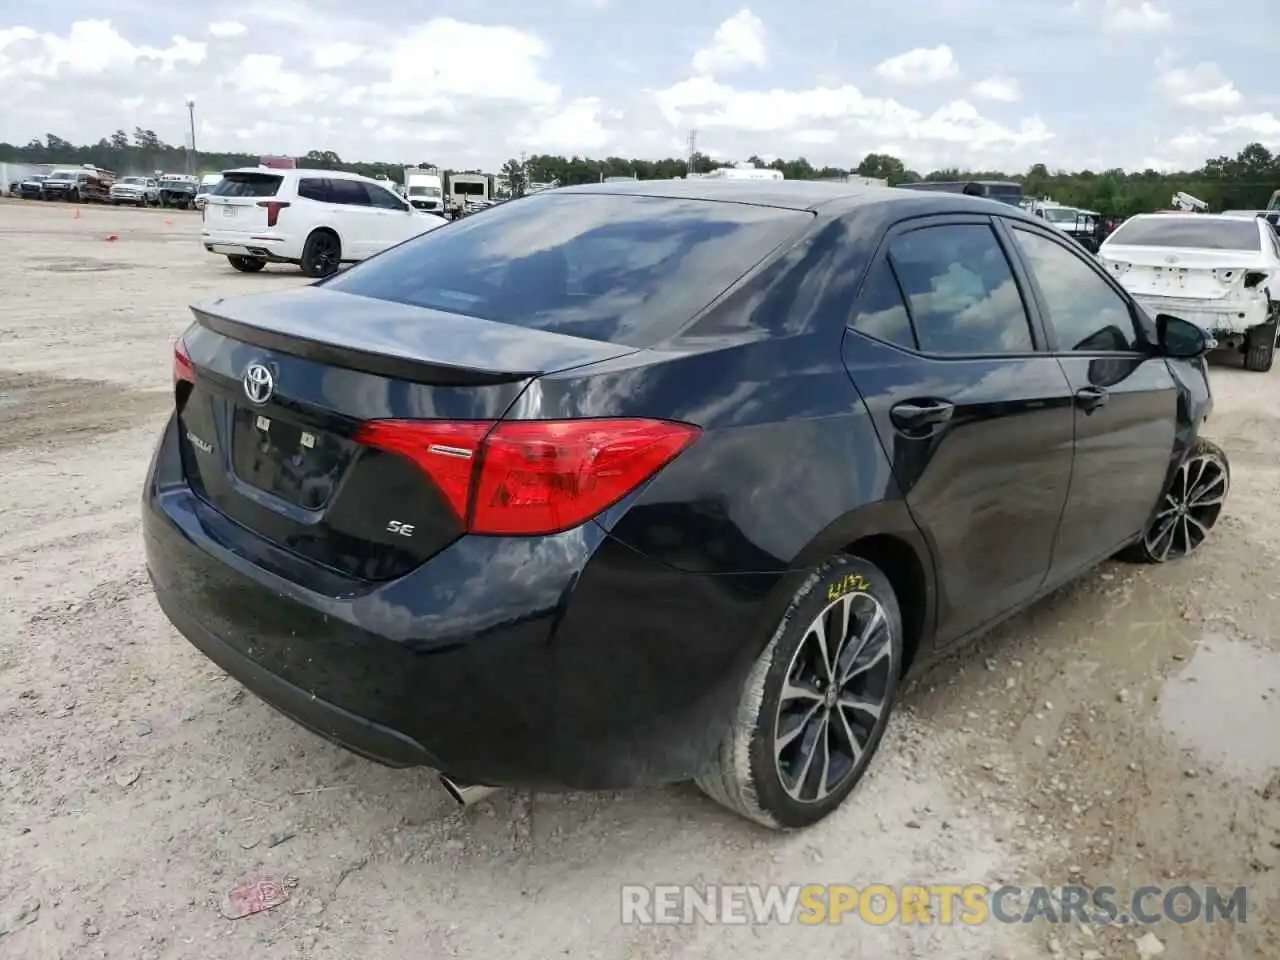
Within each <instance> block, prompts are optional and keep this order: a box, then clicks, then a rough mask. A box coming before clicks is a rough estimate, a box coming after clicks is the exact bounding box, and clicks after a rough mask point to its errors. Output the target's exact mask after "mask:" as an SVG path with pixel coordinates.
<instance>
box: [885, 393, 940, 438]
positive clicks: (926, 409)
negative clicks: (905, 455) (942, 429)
mask: <svg viewBox="0 0 1280 960" xmlns="http://www.w3.org/2000/svg"><path fill="white" fill-rule="evenodd" d="M955 412H956V405H955V404H954V403H951V402H950V401H948V400H904V401H903V402H902V403H898V404H895V405H894V406H893V409H891V410H890V411H889V419H890V420H892V421H893V425H894V426H895V427H897V428H898V429H899V430H901V431H902V432H903V433H907V434H912V433H914V434H919V433H921V432H922V431H923V432H928V431H929V430H931V429H932V428H933V427H936V426H939V425H940V424H944V423H946V422H947V421H949V420H950V419H951V416H952V414H954V413H955Z"/></svg>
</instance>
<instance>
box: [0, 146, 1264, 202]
mask: <svg viewBox="0 0 1280 960" xmlns="http://www.w3.org/2000/svg"><path fill="white" fill-rule="evenodd" d="M298 159H299V162H300V164H302V165H303V166H307V167H312V168H318V169H325V170H348V171H351V172H354V173H361V174H364V175H365V176H370V177H376V176H386V177H389V178H390V179H392V180H396V181H399V180H400V178H401V175H402V172H403V168H404V166H405V164H403V163H366V162H351V161H347V160H343V159H342V158H341V157H340V156H338V154H337V153H335V152H333V151H332V150H312V151H310V152H309V153H308V154H307V155H306V156H305V157H300V158H298ZM0 160H5V161H11V162H19V163H63V164H82V163H92V164H94V165H95V166H99V167H103V168H106V169H109V170H114V171H116V172H117V173H119V174H126V173H135V174H136V173H148V174H149V173H153V172H155V171H157V170H162V171H165V172H179V171H183V170H187V169H188V168H189V167H190V168H191V169H193V172H197V173H199V172H213V171H218V170H225V169H229V168H232V167H242V166H254V165H256V164H257V163H258V160H259V155H257V154H247V153H219V152H213V151H201V152H199V153H198V154H197V155H195V157H194V158H193V157H192V155H191V153H190V151H189V149H188V148H187V147H185V146H175V145H173V144H168V143H165V142H164V141H162V140H161V139H160V138H159V137H158V136H157V135H156V133H155V131H153V130H145V129H143V128H141V127H138V128H135V129H134V132H133V134H132V136H131V135H129V134H128V133H126V132H125V131H124V130H117V131H115V133H113V134H111V135H110V136H108V137H103V138H102V139H101V140H99V141H98V142H97V143H95V144H91V145H77V144H73V143H71V142H70V141H69V140H65V139H63V138H61V137H58V136H56V135H54V134H52V133H50V134H46V135H45V138H44V139H43V140H40V139H33V140H32V141H31V142H30V143H28V144H26V145H25V146H19V145H15V144H9V143H0ZM749 162H751V163H753V164H754V165H756V166H759V167H769V168H772V169H775V170H780V171H781V172H782V174H783V176H784V177H786V178H787V179H788V180H818V179H834V178H838V177H842V176H846V175H849V174H857V175H860V176H865V177H881V178H884V179H887V180H888V181H889V183H890V184H895V185H896V184H900V183H913V182H917V181H921V180H968V179H976V180H1014V181H1017V182H1019V183H1021V184H1022V187H1023V191H1024V193H1025V194H1026V195H1028V196H1034V197H1042V196H1048V197H1052V198H1053V199H1054V200H1056V201H1057V202H1059V203H1064V204H1068V205H1070V206H1076V207H1084V208H1086V209H1090V210H1097V211H1100V212H1102V213H1104V214H1114V215H1119V216H1128V215H1131V214H1134V213H1140V212H1142V211H1144V210H1157V209H1162V208H1166V207H1168V206H1169V204H1170V200H1171V198H1172V196H1173V194H1174V193H1176V192H1179V191H1181V192H1186V193H1189V194H1191V195H1193V196H1196V197H1199V198H1200V199H1201V200H1204V201H1205V202H1206V203H1208V204H1209V206H1210V208H1211V209H1214V210H1223V209H1255V208H1262V207H1265V206H1266V204H1267V201H1268V200H1269V198H1270V197H1271V193H1272V191H1274V190H1277V189H1280V154H1273V153H1272V152H1271V151H1270V150H1268V149H1267V148H1266V147H1265V146H1263V145H1262V144H1260V143H1251V144H1249V145H1248V146H1246V147H1245V148H1244V149H1243V150H1241V151H1240V152H1239V153H1238V154H1236V155H1235V156H1234V157H1231V156H1220V157H1212V158H1210V159H1208V160H1206V161H1205V163H1204V165H1203V166H1201V167H1200V168H1199V169H1197V170H1188V171H1182V172H1178V173H1162V172H1160V171H1156V170H1143V171H1126V170H1122V169H1119V168H1115V169H1109V170H1100V171H1095V170H1078V171H1073V172H1067V171H1062V170H1051V169H1050V168H1049V167H1048V166H1047V165H1046V164H1043V163H1037V164H1035V165H1034V166H1032V167H1031V168H1030V169H1029V170H1026V171H1024V172H1020V173H1010V172H1008V171H1001V170H961V169H959V168H951V169H944V170H934V171H931V172H929V173H924V174H921V173H920V172H918V171H916V170H911V169H909V168H907V166H906V165H905V164H904V163H903V162H902V160H900V159H898V158H897V157H893V156H889V155H888V154H881V153H871V154H868V155H867V156H865V157H864V158H863V159H862V161H861V162H860V163H858V164H857V165H855V166H851V167H848V168H844V167H834V166H826V167H815V166H814V165H813V164H811V163H810V162H809V161H808V160H806V159H805V158H804V157H800V158H798V159H795V160H781V159H779V160H773V161H770V162H768V163H766V162H765V161H764V160H762V159H761V158H760V157H751V158H749ZM422 165H424V166H435V165H437V164H430V163H425V162H424V163H423V164H422ZM690 165H692V169H693V172H695V173H707V172H709V171H711V170H713V169H715V168H716V167H718V166H725V164H723V163H718V162H717V161H715V160H713V159H711V158H710V157H708V156H706V155H704V154H701V153H695V154H694V155H693V156H692V158H685V157H678V158H677V157H672V158H668V159H665V160H639V159H628V158H626V157H606V158H603V159H598V158H591V157H580V156H572V157H564V156H555V155H551V154H535V155H533V156H531V157H528V158H527V160H525V161H523V162H522V161H520V160H516V159H511V160H508V161H507V162H506V163H505V164H504V165H503V168H502V174H501V175H502V177H503V178H504V179H505V180H506V181H507V182H508V183H509V184H510V187H511V189H512V191H513V192H515V193H517V194H518V193H521V192H523V190H524V188H525V186H526V185H527V184H529V183H547V182H551V181H559V183H560V184H561V185H569V184H580V183H596V182H598V181H600V180H601V179H602V178H604V177H638V178H639V179H641V180H654V179H666V178H670V177H678V176H683V175H684V174H685V173H686V172H687V171H688V170H689V168H690ZM450 172H457V173H476V172H479V171H475V170H457V171H450Z"/></svg>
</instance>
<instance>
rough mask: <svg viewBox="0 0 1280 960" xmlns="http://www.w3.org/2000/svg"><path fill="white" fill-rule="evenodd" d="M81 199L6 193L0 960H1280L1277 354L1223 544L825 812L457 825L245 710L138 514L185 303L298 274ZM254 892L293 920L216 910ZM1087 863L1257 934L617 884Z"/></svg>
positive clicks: (1248, 426)
mask: <svg viewBox="0 0 1280 960" xmlns="http://www.w3.org/2000/svg"><path fill="white" fill-rule="evenodd" d="M73 211H74V208H72V207H69V206H62V205H51V204H36V203H25V204H24V203H21V202H8V201H0V585H3V587H2V588H0V956H13V957H22V958H29V960H37V958H54V957H57V958H71V957H75V958H81V957H89V958H92V957H113V958H140V960H142V958H151V957H156V958H161V957H163V958H183V960H187V958H193V957H201V958H207V960H218V958H243V957H255V958H275V957H333V958H343V960H349V958H351V957H355V956H369V957H387V958H399V957H405V958H409V957H412V958H415V960H417V958H422V957H444V956H460V957H496V956H503V957H509V958H537V960H546V958H548V957H553V956H567V957H599V958H623V957H626V958H659V957H662V958H675V957H680V958H697V957H743V958H746V957H771V958H775V957H777V956H779V955H780V954H782V953H783V952H784V951H785V953H786V955H787V956H789V957H792V958H795V960H804V958H817V957H836V956H839V957H854V956H867V957H875V958H876V960H892V958H909V957H934V956H937V957H947V958H959V957H964V958H966V960H970V958H972V960H982V958H987V957H991V958H1037V957H1052V958H1063V957H1065V958H1069V960H1080V958H1092V960H1098V958H1118V957H1137V956H1139V955H1142V956H1154V955H1156V954H1155V953H1154V952H1153V950H1154V949H1155V946H1156V945H1157V940H1158V941H1159V943H1160V944H1163V946H1164V952H1163V954H1161V955H1162V956H1163V957H1166V958H1204V957H1216V958H1222V960H1232V958H1253V957H1263V956H1264V955H1270V956H1272V957H1274V955H1275V953H1274V951H1275V943H1276V942H1277V938H1278V937H1280V923H1278V922H1277V918H1278V914H1277V907H1280V737H1278V736H1277V733H1280V637H1278V636H1277V631H1276V629H1275V626H1274V625H1275V623H1276V619H1277V613H1278V612H1280V605H1278V604H1277V595H1278V594H1280V584H1277V582H1276V575H1277V571H1278V570H1280V557H1278V555H1277V546H1276V545H1277V544H1278V543H1280V519H1278V517H1280V512H1278V511H1277V507H1276V502H1277V493H1278V492H1280V416H1278V414H1277V410H1278V409H1280V404H1278V403H1277V401H1278V400H1280V386H1278V384H1280V370H1278V371H1277V372H1276V373H1275V374H1272V375H1258V374H1247V373H1244V372H1242V371H1240V370H1239V369H1238V364H1230V363H1228V364H1224V365H1219V366H1216V367H1215V368H1214V373H1213V378H1214V382H1213V387H1214V391H1215V394H1216V397H1217V412H1216V415H1215V417H1214V418H1213V421H1212V423H1211V431H1212V433H1213V435H1214V437H1215V438H1216V439H1217V440H1218V441H1219V442H1220V443H1222V444H1223V445H1224V447H1225V448H1226V449H1227V451H1228V453H1229V454H1230V455H1231V457H1232V462H1233V489H1232V495H1231V498H1230V500H1229V502H1228V513H1227V514H1226V515H1225V517H1224V519H1223V520H1222V522H1221V524H1220V526H1219V528H1218V532H1217V534H1216V536H1215V537H1214V538H1213V540H1212V541H1211V543H1210V544H1209V545H1208V546H1207V547H1206V548H1205V550H1204V551H1203V552H1202V553H1200V554H1199V555H1197V556H1196V557H1195V558H1193V559H1191V560H1189V561H1186V562H1183V563H1180V564H1174V565H1170V566H1167V567H1161V568H1151V569H1148V568H1133V567H1128V566H1123V565H1119V564H1114V565H1108V566H1107V567H1106V568H1105V569H1103V570H1100V571H1098V572H1096V573H1095V574H1093V575H1091V576H1089V577H1088V578H1087V579H1086V580H1084V581H1083V582H1081V583H1079V584H1077V585H1075V586H1073V587H1072V588H1070V589H1068V590H1066V591H1064V592H1062V593H1061V594H1059V595H1057V596H1055V597H1053V598H1051V599H1050V600H1048V601H1046V602H1044V603H1042V604H1040V605H1039V606H1038V607H1037V608H1036V609H1034V610H1033V611H1031V612H1030V613H1028V614H1027V615H1024V616H1022V617H1019V618H1018V619H1017V620H1016V621H1014V622H1013V623H1011V624H1009V625H1008V626H1007V627H1005V628H1004V629H1002V630H1000V631H999V632H998V634H996V635H994V636H992V637H990V638H989V639H987V640H986V641H984V642H983V643H982V644H981V645H980V646H979V647H978V648H977V649H976V650H973V651H971V652H969V653H968V654H966V655H965V656H964V657H962V658H960V659H958V660H957V661H956V662H952V663H947V664H943V665H941V666H939V667H937V668H935V669H934V670H933V671H932V672H931V673H930V674H929V675H928V676H926V677H925V678H924V679H923V680H922V681H920V682H919V683H918V684H916V685H915V686H914V687H913V689H912V690H911V691H909V693H908V696H907V700H906V706H907V709H906V710H905V711H904V712H903V714H902V715H901V716H900V717H899V718H898V720H897V722H896V723H895V724H894V726H893V727H892V728H891V731H890V737H889V740H888V742H887V743H886V745H885V749H884V750H883V751H882V754H881V757H880V759H879V761H878V763H877V764H876V765H875V767H874V770H873V773H872V774H871V776H869V778H868V779H867V781H866V782H865V783H864V785H863V786H862V787H861V788H860V790H859V792H858V793H857V795H856V797H855V799H854V801H853V802H851V803H850V804H848V806H847V809H845V810H843V811H842V812H840V813H838V814H837V815H835V816H834V817H833V818H831V819H830V820H829V821H828V822H826V823H825V824H823V825H821V826H820V827H818V828H816V829H814V830H812V831H810V832H807V833H804V834H802V835H794V836H778V835H773V834H767V833H764V832H762V831H760V830H757V829H755V828H754V827H752V826H751V825H749V824H747V823H745V822H740V821H738V820H736V819H734V818H733V817H731V816H729V815H727V814H725V813H724V812H722V811H721V810H720V809H719V808H717V807H716V806H714V805H713V804H711V803H710V802H709V801H707V800H705V799H703V798H702V797H701V796H700V795H699V794H698V793H697V792H696V791H695V790H694V789H693V788H691V787H676V788H672V789H667V790H657V791H646V792H637V793H625V794H618V795H609V796H597V795H592V796H587V795H571V796H545V795H534V796H530V795H527V794H517V793H507V794H502V795H499V796H498V797H496V798H494V799H493V800H491V801H489V802H488V803H485V804H482V805H481V806H478V807H475V808H472V809H471V810H468V811H459V810H457V809H456V808H455V807H454V806H453V805H452V802H451V801H450V800H449V799H448V798H447V797H446V795H445V794H444V792H443V790H442V789H441V788H440V787H439V786H438V785H437V783H436V781H435V779H434V777H433V776H432V775H431V774H430V773H429V772H427V771H417V772H407V773H406V772H394V771H389V770H386V769H383V768H380V767H377V766H374V765H371V764H368V763H365V762H364V761H361V760H357V759H354V758H353V757H351V756H348V755H346V754H344V753H343V752H342V751H340V750H338V749H337V748H335V747H332V746H330V745H328V744H327V743H324V742H323V741H320V740H318V739H316V738H315V737H313V736H311V735H310V734H308V733H306V732H304V731H302V730H300V729H298V728H296V727H295V726H293V725H292V724H290V723H288V722H286V721H284V720H283V719H282V718H280V717H279V716H277V715H276V714H275V713H273V712H272V711H271V710H270V709H268V708H267V707H266V706H264V705H263V704H261V703H259V702H257V701H256V700H255V699H254V698H253V697H252V696H248V695H245V694H244V693H243V692H242V691H241V690H240V688H239V687H238V685H237V684H236V683H235V682H234V681H232V680H230V679H228V678H226V677H224V676H223V675H222V674H221V673H220V672H219V671H218V670H217V669H215V668H214V667H213V666H212V665H211V664H210V663H209V662H208V661H206V660H205V659H204V658H203V657H201V656H200V655H198V654H197V653H196V652H195V651H194V650H193V649H192V648H191V647H189V646H188V645H187V644H186V642H185V641H183V640H182V639H181V638H180V637H179V636H178V635H177V633H175V632H174V631H173V630H172V629H171V628H170V627H169V626H168V624H167V622H166V621H165V620H164V618H163V617H162V615H161V614H160V612H159V610H158V609H157V608H156V605H155V603H154V602H153V600H152V598H151V595H150V593H149V590H148V586H147V582H146V576H145V572H144V569H143V561H142V553H141V549H140V543H139V531H138V496H139V493H140V488H141V483H142V477H143V472H144V469H145V466H146V462H147V458H148V455H149V453H150V451H151V447H152V444H153V442H154V441H155V439H156V435H157V432H158V431H159V429H160V426H161V424H162V422H163V418H164V415H165V411H166V407H167V405H168V403H169V377H170V344H171V342H172V339H173V337H174V336H175V335H176V334H177V333H178V332H180V331H181V330H182V328H183V327H184V326H185V325H186V324H187V322H188V318H189V314H188V312H187V310H186V305H187V304H188V302H190V301H191V300H193V299H196V298H198V297H200V296H204V295H206V294H209V293H211V292H214V291H218V292H241V291H258V290H269V289H278V288H279V287H280V286H281V285H292V284H298V283H301V282H302V279H301V277H300V276H299V274H298V273H297V272H296V271H293V270H288V269H276V268H271V269H269V270H268V271H267V272H266V273H264V274H260V275H256V276H244V275H241V274H237V273H235V272H234V271H232V270H231V269H230V267H228V266H227V265H226V263H225V262H222V261H220V260H218V259H215V258H213V257H210V256H208V255H206V254H205V253H204V252H203V251H202V250H201V249H200V248H199V246H198V245H197V243H196V242H195V239H194V238H195V236H196V234H197V232H198V217H197V216H196V215H193V214H183V213H170V214H165V213H159V212H155V211H141V210H138V211H135V210H118V211H117V210H110V209H106V208H101V207H89V208H84V209H83V212H82V215H81V216H80V217H79V218H76V217H75V216H74V212H73ZM108 236H115V237H118V239H116V240H114V241H110V240H106V239H104V238H106V237H108ZM1268 785H1270V786H1268ZM264 872H267V873H275V874H278V875H281V876H289V877H293V878H296V882H297V886H296V888H294V889H293V891H292V897H291V899H290V901H289V902H288V903H286V904H284V905H282V906H280V907H278V908H277V909H275V910H273V911H270V912H269V913H266V914H263V915H259V916H256V917H251V918H248V919H244V920H240V921H235V922H232V921H228V920H225V919H223V918H222V917H221V916H220V914H219V904H220V902H221V900H222V897H223V896H224V894H225V893H226V891H227V890H228V889H229V888H230V887H231V886H233V885H234V884H235V883H236V882H237V881H239V880H241V879H242V878H246V877H251V876H254V875H257V874H260V873H264ZM1072 878H1077V879H1079V880H1080V881H1081V882H1083V883H1086V884H1092V885H1098V884H1110V885H1113V886H1115V887H1117V888H1119V889H1120V890H1121V891H1129V890H1132V889H1134V888H1136V887H1138V886H1140V885H1142V884H1148V883H1150V884H1157V885H1160V886H1162V887H1165V888H1169V887H1172V886H1175V885H1177V884H1181V883H1190V884H1208V883H1216V884H1219V885H1225V886H1227V887H1234V886H1235V885H1237V884H1245V885H1248V887H1249V901H1248V923H1247V925H1244V926H1239V925H1232V924H1227V925H1223V924H1219V925H1216V926H1207V925H1204V924H1189V925H1185V926H1179V925H1177V924H1173V923H1163V924H1160V925H1158V926H1156V927H1154V928H1151V929H1150V930H1149V931H1148V930H1135V928H1134V927H1132V926H1129V927H1123V926H1111V927H1092V928H1090V927H1084V926H1081V925H1072V926H1058V927H1056V928H1048V927H1046V926H1045V925H1043V924H1042V923H1036V924H1031V925H1014V926H1010V925H1000V924H995V923H991V924H987V925H984V926H982V927H961V926H955V925H953V926H933V927H925V926H904V925H900V924H890V925H888V926H883V927H876V926H871V925H868V924H865V923H862V922H860V921H857V920H854V921H852V922H850V923H846V924H845V925H843V926H840V927H835V926H829V925H828V926H818V927H803V928H798V927H782V926H764V927H756V928H751V927H745V926H719V927H706V926H669V927H634V926H631V927H624V926H622V925H621V924H620V922H619V916H620V907H619V903H620V894H619V887H620V885H621V884H624V883H682V882H684V883H698V884H706V883H726V884H733V883H764V882H809V881H828V882H848V883H853V884H856V885H859V886H863V885H866V884H869V883H873V882H880V883H888V884H894V883H913V882H923V883H946V882H954V883H977V882H988V883H997V882H1008V883H1016V884H1021V885H1024V886H1025V885H1029V884H1032V883H1036V882H1044V883H1049V884H1055V885H1056V884H1062V883H1067V882H1070V881H1071V879H1072ZM1144 933H1151V934H1154V936H1155V937H1156V938H1157V939H1156V940H1152V939H1151V938H1150V937H1147V938H1145V939H1143V940H1142V941H1141V946H1142V949H1141V950H1140V949H1139V945H1138V943H1136V942H1135V941H1136V940H1138V938H1139V937H1140V936H1141V935H1142V934H1144Z"/></svg>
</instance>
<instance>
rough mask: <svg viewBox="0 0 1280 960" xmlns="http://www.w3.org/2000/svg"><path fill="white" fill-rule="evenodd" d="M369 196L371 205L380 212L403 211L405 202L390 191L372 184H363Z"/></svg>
mask: <svg viewBox="0 0 1280 960" xmlns="http://www.w3.org/2000/svg"><path fill="white" fill-rule="evenodd" d="M361 186H363V187H364V189H365V192H366V193H368V195H369V205H370V206H372V207H377V208H378V209H379V210H403V209H404V201H402V200H401V199H400V198H399V197H397V196H396V195H395V194H393V193H392V192H391V191H390V190H384V189H383V188H382V187H379V186H377V185H375V184H372V183H364V184H361Z"/></svg>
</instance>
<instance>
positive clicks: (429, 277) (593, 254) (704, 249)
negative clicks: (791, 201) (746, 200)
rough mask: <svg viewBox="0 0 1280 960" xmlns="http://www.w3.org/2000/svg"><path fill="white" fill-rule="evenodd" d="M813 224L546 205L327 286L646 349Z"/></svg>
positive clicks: (678, 208)
mask: <svg viewBox="0 0 1280 960" xmlns="http://www.w3.org/2000/svg"><path fill="white" fill-rule="evenodd" d="M812 218H813V215H812V214H810V213H808V212H805V211H797V210H781V209H778V208H775V207H760V206H753V205H750V204H742V203H719V202H714V201H708V200H680V199H670V198H662V197H634V196H624V195H613V194H590V193H582V194H559V195H552V194H540V195H536V196H533V197H526V198H524V199H521V200H514V201H511V202H510V203H504V204H501V205H499V206H495V207H492V208H490V209H489V210H487V211H485V214H484V215H483V216H478V217H474V218H466V219H463V220H459V221H456V222H455V223H453V224H451V225H450V227H449V229H447V230H432V231H430V232H428V233H426V234H423V235H422V236H420V237H418V238H416V239H414V240H411V241H409V242H408V243H405V244H402V245H400V246H399V247H396V248H394V249H392V250H389V251H388V252H386V253H383V254H380V255H379V256H377V257H375V258H373V259H371V260H368V261H366V262H365V263H362V264H359V265H357V266H355V267H353V268H352V269H350V270H348V271H347V272H346V273H342V274H338V275H337V276H335V277H334V278H332V279H331V280H329V281H327V282H326V284H325V286H326V287H328V288H330V289H333V290H341V291H343V292H344V293H350V294H355V295H357V296H364V297H373V298H376V299H380V300H390V301H394V302H397V303H406V304H412V305H414V306H421V307H429V308H432V309H436V310H445V311H448V312H450V313H461V314H468V315H470V316H475V317H480V318H483V319H486V320H496V321H500V322H502V323H510V324H515V325H518V326H522V327H530V328H533V329H539V330H549V331H552V332H556V333H564V334H569V335H572V336H577V337H585V338H587V339H591V340H603V341H606V342H613V343H622V344H627V345H631V346H648V345H650V344H652V343H655V342H657V341H658V340H660V339H662V338H663V337H664V336H668V335H670V334H671V333H674V332H675V331H676V330H677V329H679V328H680V327H681V326H683V325H684V324H685V323H687V322H688V321H689V320H691V319H692V318H693V317H694V315H695V314H696V313H697V312H698V311H699V310H701V309H702V308H703V307H705V306H706V305H707V304H708V303H710V302H711V301H712V300H714V299H715V298H716V297H717V296H719V295H720V294H721V293H723V292H724V291H725V290H726V289H727V288H728V287H729V286H730V285H732V284H733V283H734V281H736V280H738V279H739V278H740V277H742V276H743V274H745V273H747V272H748V271H749V270H751V268H752V267H754V266H755V265H756V264H757V263H759V262H760V261H761V260H762V259H763V258H764V257H765V256H767V255H768V254H769V253H770V252H771V251H772V250H774V249H775V248H776V247H778V246H779V245H780V244H782V243H783V242H784V241H786V240H787V239H788V238H790V237H793V236H795V235H796V234H797V233H798V232H799V231H800V230H801V229H802V228H803V227H804V226H806V225H807V224H809V223H810V222H812Z"/></svg>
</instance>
